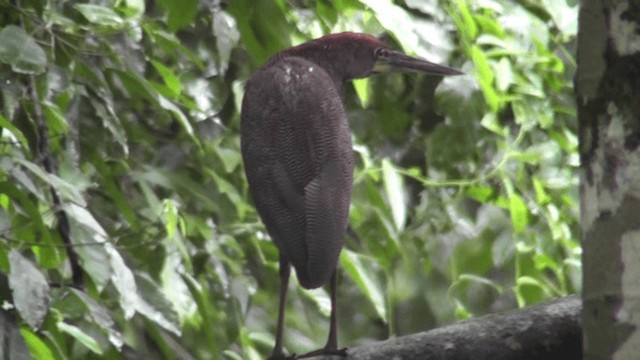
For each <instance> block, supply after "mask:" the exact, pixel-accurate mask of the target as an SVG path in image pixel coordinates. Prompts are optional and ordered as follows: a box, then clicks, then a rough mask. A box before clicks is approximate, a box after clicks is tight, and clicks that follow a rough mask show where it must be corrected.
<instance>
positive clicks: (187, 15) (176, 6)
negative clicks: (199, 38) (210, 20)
mask: <svg viewBox="0 0 640 360" xmlns="http://www.w3.org/2000/svg"><path fill="white" fill-rule="evenodd" d="M160 4H161V5H162V7H163V8H165V10H167V12H168V13H169V19H168V25H169V30H171V31H173V32H175V31H177V30H179V29H181V28H183V27H185V26H187V25H190V24H192V23H193V22H194V20H195V17H196V10H197V7H198V1H197V0H160Z"/></svg>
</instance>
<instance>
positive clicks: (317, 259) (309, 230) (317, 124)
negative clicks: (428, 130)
mask: <svg viewBox="0 0 640 360" xmlns="http://www.w3.org/2000/svg"><path fill="white" fill-rule="evenodd" d="M241 122H242V123H241V142H242V156H243V160H244V164H245V172H246V174H247V179H248V181H249V187H250V192H251V195H252V197H253V199H254V202H255V205H256V208H257V210H258V213H259V214H260V217H261V218H262V220H263V222H264V223H265V226H266V228H267V231H268V232H269V234H270V236H271V237H272V239H273V240H274V241H275V243H276V245H277V246H278V248H279V250H280V252H281V254H282V256H284V258H285V259H286V260H288V261H289V262H290V263H291V264H292V265H293V266H294V268H295V269H296V273H297V274H298V279H299V281H300V283H301V285H302V286H304V287H306V288H315V287H319V286H321V285H323V284H324V283H325V282H326V281H328V279H329V277H330V276H331V274H332V273H333V271H334V269H335V266H336V264H337V261H338V257H339V254H340V250H341V249H342V245H343V242H344V234H345V231H346V227H347V223H348V214H349V204H350V201H351V187H352V178H353V152H352V145H351V133H350V131H349V127H348V124H347V119H346V115H345V112H344V108H343V106H342V101H341V99H340V93H339V90H338V89H337V87H336V85H335V84H334V82H333V80H332V79H331V78H330V77H329V75H328V74H327V72H325V71H324V70H323V69H322V68H320V67H319V66H317V65H316V64H314V63H313V62H310V61H307V60H305V59H302V58H298V57H283V58H280V59H278V60H275V61H272V62H270V63H269V64H268V65H267V66H266V67H264V68H262V69H260V70H258V71H257V72H256V73H255V74H254V75H253V76H252V77H251V78H250V79H249V81H248V82H247V85H246V90H245V96H244V100H243V103H242V119H241Z"/></svg>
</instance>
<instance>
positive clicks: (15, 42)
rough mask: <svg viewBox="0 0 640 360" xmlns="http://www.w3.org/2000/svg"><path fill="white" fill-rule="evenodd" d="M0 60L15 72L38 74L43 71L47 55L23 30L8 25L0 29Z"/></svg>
mask: <svg viewBox="0 0 640 360" xmlns="http://www.w3.org/2000/svg"><path fill="white" fill-rule="evenodd" d="M0 62H3V63H5V64H9V65H11V69H12V70H13V71H15V72H17V73H21V74H29V75H38V74H42V73H43V72H44V71H45V68H46V66H47V56H46V55H45V53H44V51H43V50H42V48H41V47H40V46H39V45H38V44H37V43H36V42H35V40H33V38H32V37H31V36H29V35H28V34H27V33H26V32H25V31H24V30H22V29H21V28H19V27H17V26H14V25H9V26H7V27H5V28H4V29H2V31H0Z"/></svg>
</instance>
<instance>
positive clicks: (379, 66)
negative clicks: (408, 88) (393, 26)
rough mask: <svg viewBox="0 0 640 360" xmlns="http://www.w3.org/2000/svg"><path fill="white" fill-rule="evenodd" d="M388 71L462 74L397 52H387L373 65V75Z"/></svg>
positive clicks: (447, 74)
mask: <svg viewBox="0 0 640 360" xmlns="http://www.w3.org/2000/svg"><path fill="white" fill-rule="evenodd" d="M390 71H420V72H423V73H426V74H432V75H440V76H451V75H463V74H464V73H463V72H462V71H459V70H456V69H454V68H450V67H448V66H444V65H438V64H435V63H432V62H429V61H427V60H422V59H418V58H414V57H411V56H408V55H405V54H403V53H401V52H398V51H389V52H388V53H387V54H386V56H384V57H380V58H378V59H377V60H376V62H375V63H374V65H373V72H374V73H384V72H390Z"/></svg>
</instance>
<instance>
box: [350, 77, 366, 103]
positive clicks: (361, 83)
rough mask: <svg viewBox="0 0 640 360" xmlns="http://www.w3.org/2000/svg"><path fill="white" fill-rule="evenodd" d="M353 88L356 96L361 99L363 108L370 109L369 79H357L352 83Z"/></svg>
mask: <svg viewBox="0 0 640 360" xmlns="http://www.w3.org/2000/svg"><path fill="white" fill-rule="evenodd" d="M351 83H352V84H353V88H354V89H355V90H356V95H358V98H359V99H360V103H362V107H363V108H365V109H366V108H368V107H369V102H370V93H369V79H357V80H353V81H352V82H351Z"/></svg>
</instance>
